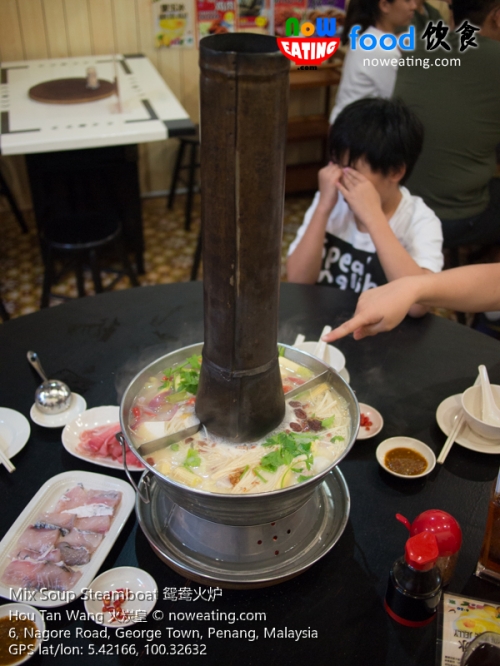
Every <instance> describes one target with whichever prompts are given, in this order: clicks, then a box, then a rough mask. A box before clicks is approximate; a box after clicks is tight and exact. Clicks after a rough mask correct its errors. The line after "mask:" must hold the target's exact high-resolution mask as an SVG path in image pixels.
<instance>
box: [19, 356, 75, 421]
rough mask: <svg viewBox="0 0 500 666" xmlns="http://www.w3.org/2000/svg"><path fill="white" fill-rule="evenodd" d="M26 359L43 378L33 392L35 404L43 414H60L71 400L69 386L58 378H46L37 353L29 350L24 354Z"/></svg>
mask: <svg viewBox="0 0 500 666" xmlns="http://www.w3.org/2000/svg"><path fill="white" fill-rule="evenodd" d="M26 356H27V358H28V361H29V362H30V364H31V365H32V366H33V367H34V368H35V370H36V371H37V372H38V374H39V375H40V377H41V378H42V379H43V384H40V386H39V387H38V388H37V390H36V392H35V404H36V407H37V409H39V410H40V411H41V412H43V413H44V414H60V413H61V412H64V411H65V410H66V409H68V407H69V404H70V402H71V391H70V390H69V387H68V386H67V385H66V384H65V383H64V382H61V381H59V380H58V379H47V375H46V374H45V372H44V370H43V368H42V364H41V363H40V359H39V358H38V354H37V353H36V352H34V351H29V352H28V353H27V354H26Z"/></svg>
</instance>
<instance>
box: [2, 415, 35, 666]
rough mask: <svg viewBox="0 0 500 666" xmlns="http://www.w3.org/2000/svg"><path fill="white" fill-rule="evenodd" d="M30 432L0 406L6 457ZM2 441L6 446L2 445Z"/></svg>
mask: <svg viewBox="0 0 500 666" xmlns="http://www.w3.org/2000/svg"><path fill="white" fill-rule="evenodd" d="M30 433H31V428H30V424H29V421H28V419H27V418H26V417H25V416H23V415H22V414H20V413H19V412H16V410H15V409H8V408H7V407H0V442H2V449H3V451H4V453H6V454H7V457H8V458H13V457H14V456H15V455H16V453H19V451H21V449H23V448H24V446H25V444H26V442H27V441H28V439H29V438H30ZM3 442H5V444H6V446H3ZM17 663H20V662H17Z"/></svg>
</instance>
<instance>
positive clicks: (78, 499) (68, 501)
mask: <svg viewBox="0 0 500 666" xmlns="http://www.w3.org/2000/svg"><path fill="white" fill-rule="evenodd" d="M121 499H122V494H121V493H120V492H118V491H116V490H85V489H84V488H83V486H80V485H78V486H75V487H74V488H72V489H71V490H69V491H67V492H65V493H64V495H63V496H62V497H61V499H60V500H59V502H58V503H57V505H56V512H61V511H64V512H67V511H69V510H71V509H76V508H77V507H79V506H84V505H86V504H107V505H108V506H111V507H117V506H118V504H120V502H121Z"/></svg>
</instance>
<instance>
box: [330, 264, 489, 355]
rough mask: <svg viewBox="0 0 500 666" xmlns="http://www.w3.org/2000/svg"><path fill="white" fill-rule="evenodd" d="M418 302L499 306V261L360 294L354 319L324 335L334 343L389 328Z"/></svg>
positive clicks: (477, 308) (467, 308)
mask: <svg viewBox="0 0 500 666" xmlns="http://www.w3.org/2000/svg"><path fill="white" fill-rule="evenodd" d="M414 303H418V304H420V305H423V306H427V307H434V306H441V307H445V308H451V309H453V310H461V311H464V312H485V311H488V310H498V309H500V264H477V265H475V266H462V267H460V268H453V269H451V270H447V271H444V272H443V273H427V274H426V275H415V276H408V277H403V278H400V279H398V280H394V281H393V282H389V284H386V285H384V286H382V287H377V288H376V289H369V290H368V291H365V292H363V293H362V294H361V296H360V297H359V300H358V304H357V306H356V311H355V313H354V316H353V317H352V319H349V321H346V322H345V324H342V325H341V326H339V327H338V328H336V329H334V330H333V331H332V332H331V333H329V334H328V335H326V336H325V337H324V340H326V341H327V342H334V341H335V340H338V339H340V338H343V337H344V336H346V335H349V333H354V339H355V340H361V339H362V338H364V337H366V336H368V335H376V334H377V333H382V332H384V331H390V330H392V329H393V328H394V327H395V326H397V325H398V324H399V323H400V322H401V321H402V320H403V319H404V317H405V315H406V314H407V313H408V311H409V309H410V307H411V306H412V305H413V304H414Z"/></svg>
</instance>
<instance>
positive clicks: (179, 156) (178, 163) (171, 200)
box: [167, 139, 186, 209]
mask: <svg viewBox="0 0 500 666" xmlns="http://www.w3.org/2000/svg"><path fill="white" fill-rule="evenodd" d="M185 147H186V143H185V142H184V141H183V140H182V139H181V142H180V144H179V150H178V151H177V158H176V160H175V167H174V173H173V174H172V181H171V183H170V192H169V193H168V203H167V207H168V208H170V209H171V208H172V206H173V205H174V199H175V188H176V187H177V181H178V179H179V172H180V170H181V166H182V159H183V157H184V148H185Z"/></svg>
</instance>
